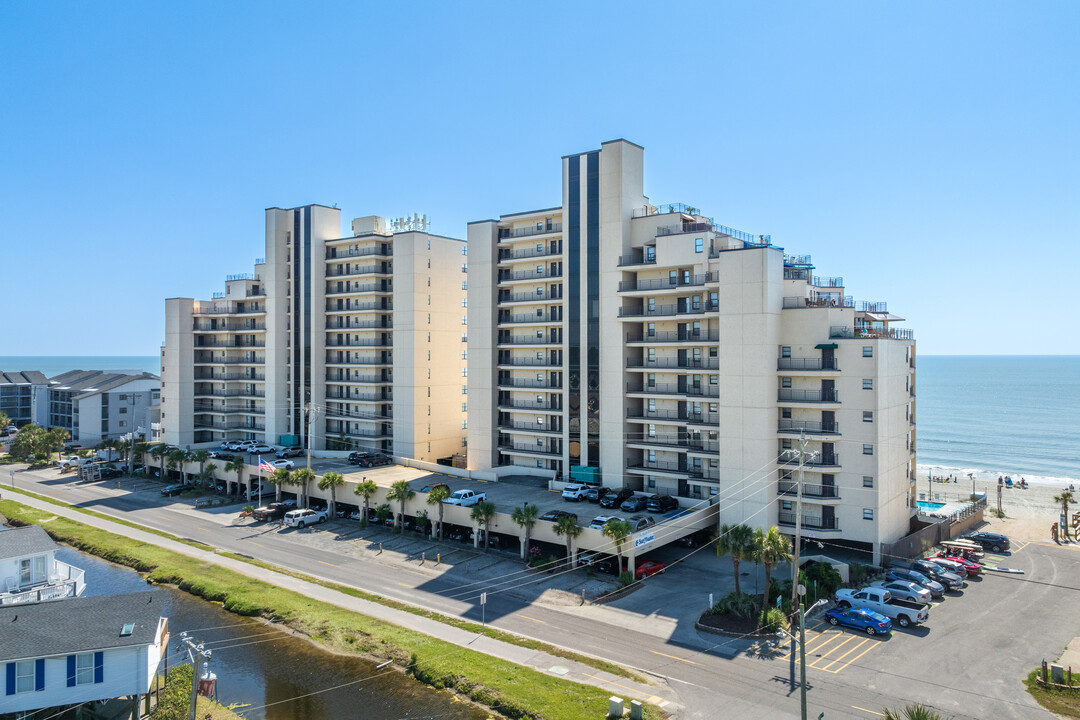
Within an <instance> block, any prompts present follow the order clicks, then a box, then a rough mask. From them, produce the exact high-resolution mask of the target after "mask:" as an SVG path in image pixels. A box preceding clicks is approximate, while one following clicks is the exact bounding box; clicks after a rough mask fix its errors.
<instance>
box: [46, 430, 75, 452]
mask: <svg viewBox="0 0 1080 720" xmlns="http://www.w3.org/2000/svg"><path fill="white" fill-rule="evenodd" d="M70 439H71V433H69V432H68V431H67V430H66V429H64V428H59V427H58V428H53V429H52V430H49V431H48V432H46V433H45V434H44V437H43V440H44V442H45V445H46V446H47V447H44V448H42V449H43V450H45V451H46V452H47V453H49V455H50V456H51V455H52V451H53V450H54V449H55V450H56V451H57V452H63V450H64V445H66V444H67V442H68V440H70Z"/></svg>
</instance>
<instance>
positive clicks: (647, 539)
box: [634, 531, 656, 548]
mask: <svg viewBox="0 0 1080 720" xmlns="http://www.w3.org/2000/svg"><path fill="white" fill-rule="evenodd" d="M655 539H656V535H655V533H653V532H651V531H650V532H646V533H642V534H640V535H638V536H637V537H636V538H634V547H636V548H639V547H641V546H642V545H648V544H649V543H651V542H652V541H653V540H655Z"/></svg>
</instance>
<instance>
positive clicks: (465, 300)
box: [461, 298, 469, 307]
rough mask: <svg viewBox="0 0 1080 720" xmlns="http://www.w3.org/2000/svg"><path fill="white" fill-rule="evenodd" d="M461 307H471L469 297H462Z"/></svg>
mask: <svg viewBox="0 0 1080 720" xmlns="http://www.w3.org/2000/svg"><path fill="white" fill-rule="evenodd" d="M461 307H469V298H461Z"/></svg>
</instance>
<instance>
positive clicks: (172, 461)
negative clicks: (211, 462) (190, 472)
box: [168, 450, 187, 482]
mask: <svg viewBox="0 0 1080 720" xmlns="http://www.w3.org/2000/svg"><path fill="white" fill-rule="evenodd" d="M168 458H169V469H170V470H175V469H176V468H177V467H178V466H179V468H180V482H184V461H185V460H187V453H186V452H184V451H183V450H173V451H171V452H170V453H169V455H168Z"/></svg>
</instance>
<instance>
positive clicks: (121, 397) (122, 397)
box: [120, 395, 128, 402]
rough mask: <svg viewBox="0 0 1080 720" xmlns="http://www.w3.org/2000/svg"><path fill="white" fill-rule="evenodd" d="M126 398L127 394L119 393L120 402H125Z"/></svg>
mask: <svg viewBox="0 0 1080 720" xmlns="http://www.w3.org/2000/svg"><path fill="white" fill-rule="evenodd" d="M127 399H128V396H127V395H121V396H120V402H127Z"/></svg>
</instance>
